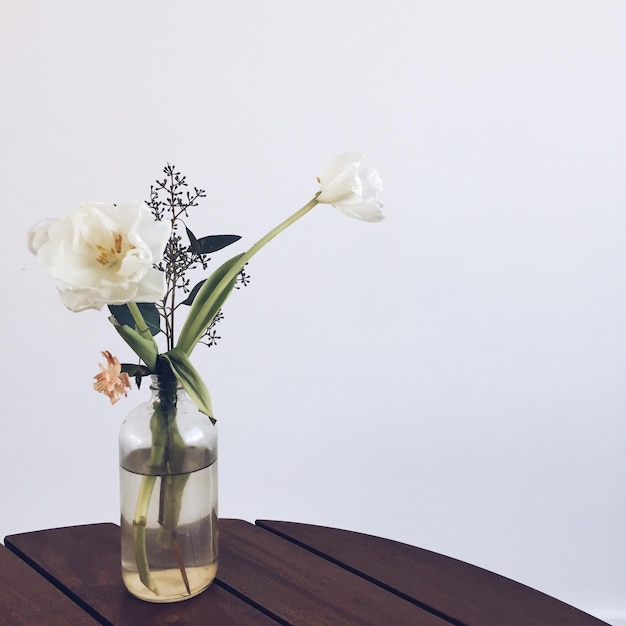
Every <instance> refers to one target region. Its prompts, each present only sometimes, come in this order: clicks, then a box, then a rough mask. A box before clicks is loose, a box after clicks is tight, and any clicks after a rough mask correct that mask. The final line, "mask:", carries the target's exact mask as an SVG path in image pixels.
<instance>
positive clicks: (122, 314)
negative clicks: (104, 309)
mask: <svg viewBox="0 0 626 626" xmlns="http://www.w3.org/2000/svg"><path fill="white" fill-rule="evenodd" d="M108 306H109V311H111V313H112V314H113V315H114V316H115V319H116V320H117V321H118V322H119V323H120V324H121V325H122V326H130V327H131V328H135V320H134V318H133V316H132V313H131V312H130V310H129V308H128V305H127V304H109V305H108ZM137 306H138V307H139V311H140V312H141V315H142V316H143V319H144V320H145V321H146V326H148V328H149V329H150V334H152V335H158V334H159V333H160V332H161V316H160V315H159V310H158V309H157V308H156V305H155V304H154V303H153V302H138V303H137Z"/></svg>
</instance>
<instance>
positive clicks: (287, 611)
mask: <svg viewBox="0 0 626 626" xmlns="http://www.w3.org/2000/svg"><path fill="white" fill-rule="evenodd" d="M5 545H6V546H7V548H8V549H7V548H3V547H1V546H0V619H3V618H6V616H9V618H7V619H9V621H7V622H6V623H10V624H12V625H15V626H21V625H26V624H27V625H29V626H32V625H36V626H40V625H41V626H56V625H57V624H58V625H63V624H68V625H70V626H72V625H74V624H76V625H82V624H114V625H115V626H118V625H119V626H143V625H146V626H161V625H162V626H167V625H170V624H176V625H178V626H191V625H202V624H207V625H211V626H256V625H260V626H265V625H268V626H269V625H274V626H275V625H276V624H289V625H298V626H299V625H310V626H326V625H328V626H341V625H364V626H367V625H369V626H405V625H406V626H422V625H423V626H447V625H449V624H455V625H457V626H461V625H462V626H540V625H541V626H600V625H602V624H605V623H604V622H602V621H600V620H598V619H596V618H594V617H592V616H591V615H588V614H586V613H583V612H582V611H579V610H578V609H575V608H574V607H572V606H569V605H568V604H564V603H563V602H560V601H559V600H556V599H554V598H551V597H550V596H547V595H545V594H543V593H540V592H539V591H535V590H534V589H531V588H529V587H526V586H524V585H521V584H519V583H516V582H514V581H512V580H509V579H507V578H504V577H502V576H498V575H497V574H494V573H492V572H488V571H486V570H484V569H481V568H478V567H475V566H473V565H469V564H468V563H464V562H462V561H458V560H456V559H452V558H449V557H446V556H442V555H440V554H436V553H434V552H430V551H428V550H423V549H421V548H416V547H413V546H409V545H406V544H402V543H398V542H395V541H391V540H388V539H381V538H379V537H372V536H370V535H363V534H360V533H355V532H350V531H346V530H338V529H334V528H326V527H322V526H312V525H309V524H298V523H294V522H275V521H257V522H256V524H250V523H248V522H244V521H243V520H235V519H223V520H220V561H219V570H218V575H217V579H216V581H215V583H214V584H213V585H212V586H211V587H210V588H209V589H208V590H207V591H205V592H204V593H203V594H201V595H199V596H197V597H195V598H192V599H190V600H186V601H183V602H177V603H174V604H166V605H157V604H150V603H147V602H142V601H141V600H138V599H136V598H134V597H133V596H131V595H130V594H129V593H127V592H126V590H125V589H124V586H123V584H122V580H121V575H120V571H119V527H118V526H116V525H115V524H90V525H85V526H73V527H68V528H57V529H52V530H42V531H37V532H31V533H23V534H19V535H11V536H9V537H6V539H5ZM18 557H19V558H18ZM29 565H30V566H31V567H28V566H29ZM3 623H4V622H3Z"/></svg>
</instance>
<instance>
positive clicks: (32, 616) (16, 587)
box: [0, 545, 98, 626]
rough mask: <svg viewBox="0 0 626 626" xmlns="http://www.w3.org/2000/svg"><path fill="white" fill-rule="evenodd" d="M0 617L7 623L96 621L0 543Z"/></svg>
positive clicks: (60, 625) (59, 625)
mask: <svg viewBox="0 0 626 626" xmlns="http://www.w3.org/2000/svg"><path fill="white" fill-rule="evenodd" d="M0 621H1V622H2V623H3V624H11V626H33V624H46V626H94V625H95V624H97V623H98V622H97V621H96V620H94V619H93V618H92V617H90V616H89V615H88V614H87V613H86V612H85V611H84V610H83V609H81V608H80V607H78V606H77V605H76V604H74V603H73V602H72V601H71V600H70V599H69V598H68V597H67V596H65V595H63V593H62V592H61V591H59V590H58V589H57V588H56V587H54V585H52V584H51V583H50V582H48V581H47V580H46V579H45V578H44V577H43V576H41V575H40V574H38V573H37V572H36V571H35V570H34V569H32V568H31V567H29V566H28V565H27V564H26V563H24V561H22V560H21V559H20V558H18V557H17V556H16V555H15V554H13V553H12V552H11V551H9V550H8V549H7V548H5V547H4V546H2V545H0Z"/></svg>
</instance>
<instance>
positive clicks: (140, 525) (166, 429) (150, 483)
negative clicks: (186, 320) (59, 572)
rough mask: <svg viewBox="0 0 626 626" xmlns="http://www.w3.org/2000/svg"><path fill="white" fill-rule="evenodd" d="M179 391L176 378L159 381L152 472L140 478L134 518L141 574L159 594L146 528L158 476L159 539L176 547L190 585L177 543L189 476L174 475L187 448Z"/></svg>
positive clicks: (137, 555) (171, 546) (134, 535)
mask: <svg viewBox="0 0 626 626" xmlns="http://www.w3.org/2000/svg"><path fill="white" fill-rule="evenodd" d="M176 393H177V382H176V379H174V378H173V379H172V381H168V382H161V383H159V392H158V396H159V399H158V400H157V401H156V402H154V405H153V406H154V413H153V414H152V419H151V420H150V430H151V431H152V448H151V452H150V471H151V472H152V474H151V475H149V476H144V477H143V479H142V481H141V486H140V488H139V494H138V496H137V504H136V507H135V517H134V519H133V541H134V551H135V560H136V563H137V571H138V573H139V578H140V580H141V582H142V583H143V584H144V585H145V586H146V587H148V589H150V590H151V591H152V592H153V593H154V594H155V595H159V592H158V588H157V586H156V583H155V582H154V580H153V579H152V574H151V572H150V565H149V562H148V551H147V547H146V528H147V520H148V510H149V508H150V500H151V499H152V494H153V492H154V487H155V484H156V479H157V478H158V477H160V479H161V488H160V498H159V518H158V522H159V531H158V534H157V542H158V543H159V544H160V545H161V546H163V547H165V548H171V549H172V550H173V551H174V553H175V555H176V556H177V559H178V561H179V567H180V568H181V575H182V577H183V580H184V581H185V586H187V582H186V579H187V574H186V572H185V569H184V565H181V564H180V548H179V546H178V545H174V540H175V537H176V527H177V525H178V518H179V516H180V510H181V505H182V496H183V490H184V488H185V485H186V483H187V476H180V475H174V476H172V475H171V474H180V472H181V471H182V464H183V461H184V452H185V442H184V441H183V439H182V437H181V435H180V432H179V430H178V426H177V424H176V413H177V409H176Z"/></svg>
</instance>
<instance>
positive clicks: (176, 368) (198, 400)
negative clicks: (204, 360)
mask: <svg viewBox="0 0 626 626" xmlns="http://www.w3.org/2000/svg"><path fill="white" fill-rule="evenodd" d="M161 358H163V359H165V360H166V361H167V362H168V363H169V365H170V367H171V368H172V372H174V376H176V378H177V379H178V381H179V382H180V384H181V385H182V386H183V388H184V389H185V391H186V392H187V393H188V394H189V397H190V398H191V399H192V400H193V401H194V403H195V405H196V406H197V407H198V409H199V410H200V411H202V413H204V414H205V415H207V416H208V417H209V419H210V420H211V421H212V422H213V423H214V424H215V421H216V420H215V418H214V417H213V408H212V406H211V395H210V393H209V390H208V388H207V386H206V385H205V384H204V381H203V380H202V378H201V377H200V374H198V371H197V370H196V368H195V367H194V366H193V365H192V364H191V361H190V360H189V357H188V356H187V355H186V354H185V352H183V351H182V350H180V349H179V348H173V349H172V350H169V351H168V352H166V353H165V354H162V355H161Z"/></svg>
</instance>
